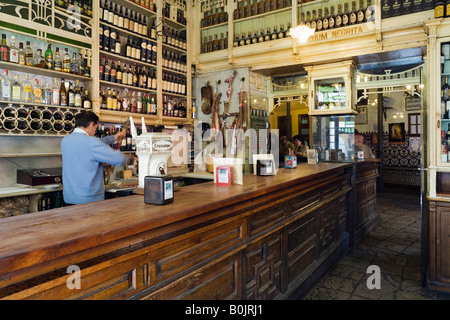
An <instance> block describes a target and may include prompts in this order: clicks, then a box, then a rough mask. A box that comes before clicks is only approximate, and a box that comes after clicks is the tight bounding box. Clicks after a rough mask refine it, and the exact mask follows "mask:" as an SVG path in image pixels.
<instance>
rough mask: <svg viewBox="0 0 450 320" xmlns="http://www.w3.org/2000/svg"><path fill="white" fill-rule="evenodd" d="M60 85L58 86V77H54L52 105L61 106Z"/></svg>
mask: <svg viewBox="0 0 450 320" xmlns="http://www.w3.org/2000/svg"><path fill="white" fill-rule="evenodd" d="M59 90H60V88H59V86H58V79H57V78H54V79H53V87H52V103H51V104H52V105H53V106H59V105H60V101H61V100H60V94H59Z"/></svg>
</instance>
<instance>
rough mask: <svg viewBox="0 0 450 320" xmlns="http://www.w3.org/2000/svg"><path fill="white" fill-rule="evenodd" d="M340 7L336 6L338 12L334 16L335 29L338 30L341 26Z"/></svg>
mask: <svg viewBox="0 0 450 320" xmlns="http://www.w3.org/2000/svg"><path fill="white" fill-rule="evenodd" d="M342 15H343V14H342V6H341V5H340V4H338V12H337V14H336V28H340V27H342V26H343V23H342V18H343V17H342Z"/></svg>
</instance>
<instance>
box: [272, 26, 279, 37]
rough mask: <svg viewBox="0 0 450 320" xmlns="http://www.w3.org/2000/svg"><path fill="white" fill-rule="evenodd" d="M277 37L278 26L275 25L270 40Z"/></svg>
mask: <svg viewBox="0 0 450 320" xmlns="http://www.w3.org/2000/svg"><path fill="white" fill-rule="evenodd" d="M277 39H278V31H277V26H274V27H273V31H272V34H271V35H270V40H277Z"/></svg>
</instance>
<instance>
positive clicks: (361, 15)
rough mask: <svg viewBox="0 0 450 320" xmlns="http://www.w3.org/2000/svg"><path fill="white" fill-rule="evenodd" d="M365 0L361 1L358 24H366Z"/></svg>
mask: <svg viewBox="0 0 450 320" xmlns="http://www.w3.org/2000/svg"><path fill="white" fill-rule="evenodd" d="M363 1H364V0H359V9H358V13H357V18H356V22H357V23H364V22H366V12H365V10H364V2H363Z"/></svg>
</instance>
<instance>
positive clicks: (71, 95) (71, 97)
mask: <svg viewBox="0 0 450 320" xmlns="http://www.w3.org/2000/svg"><path fill="white" fill-rule="evenodd" d="M67 105H68V106H69V107H72V108H73V107H75V91H74V90H73V87H72V82H69V90H67Z"/></svg>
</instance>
